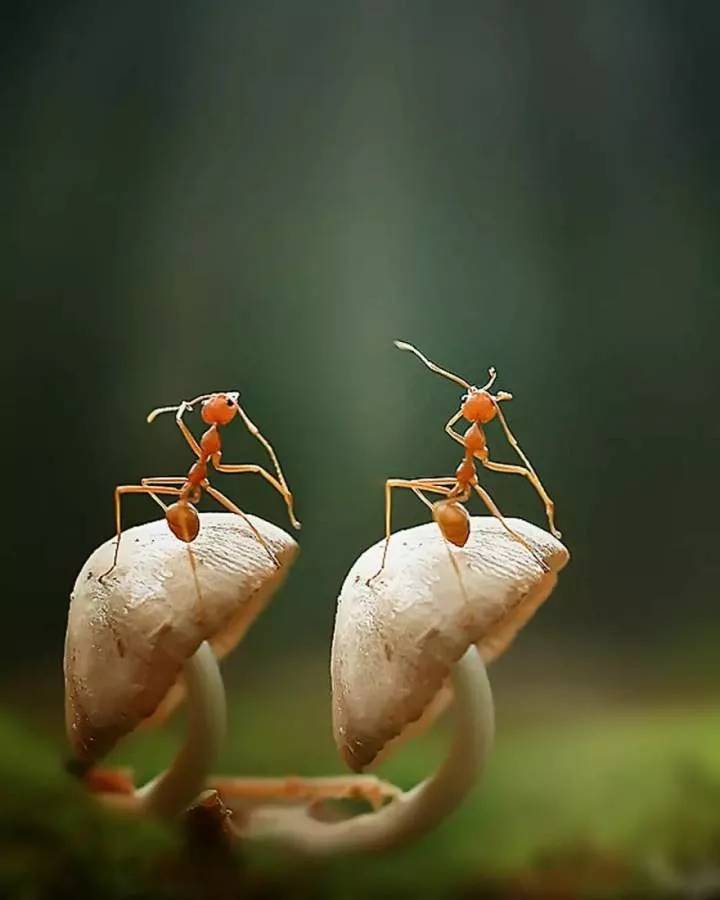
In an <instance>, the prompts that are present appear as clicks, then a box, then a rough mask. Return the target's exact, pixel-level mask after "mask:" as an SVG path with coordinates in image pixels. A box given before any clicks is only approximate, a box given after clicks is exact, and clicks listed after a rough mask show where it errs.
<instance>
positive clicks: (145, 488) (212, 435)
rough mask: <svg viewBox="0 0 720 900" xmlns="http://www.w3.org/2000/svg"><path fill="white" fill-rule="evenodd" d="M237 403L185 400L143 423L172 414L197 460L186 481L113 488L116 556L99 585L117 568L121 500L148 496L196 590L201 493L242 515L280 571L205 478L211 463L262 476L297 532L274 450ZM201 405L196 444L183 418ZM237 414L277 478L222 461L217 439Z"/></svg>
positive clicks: (226, 395)
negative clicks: (184, 553)
mask: <svg viewBox="0 0 720 900" xmlns="http://www.w3.org/2000/svg"><path fill="white" fill-rule="evenodd" d="M239 399H240V394H239V392H237V391H226V392H222V393H214V394H201V395H200V396H199V397H195V399H194V400H189V401H188V400H183V401H182V403H180V404H179V406H162V407H159V408H158V409H154V410H153V411H152V412H151V413H150V414H149V415H148V417H147V421H148V422H153V421H154V420H155V418H156V417H157V416H159V415H161V414H162V413H166V412H174V413H175V422H176V423H177V425H178V427H179V428H180V431H181V432H182V434H183V436H184V438H185V440H186V441H187V442H188V444H189V445H190V449H191V450H192V451H193V453H194V454H195V456H196V457H197V459H196V460H195V462H194V463H193V464H192V466H190V469H189V470H188V473H187V475H185V476H184V477H177V476H173V477H162V478H143V479H141V481H140V484H132V485H127V484H126V485H119V486H118V487H116V488H115V529H116V533H117V541H116V543H115V554H114V557H113V562H112V565H111V566H110V568H109V569H108V570H107V572H104V573H103V574H102V575H101V576H100V580H101V581H102V580H103V579H104V578H106V577H107V576H108V575H109V574H110V573H111V572H112V571H113V569H114V568H115V566H116V565H117V561H118V553H119V552H120V537H121V535H122V521H121V508H120V507H121V501H122V497H123V496H124V495H125V494H149V495H150V496H151V497H152V498H153V500H155V502H156V503H158V504H159V505H160V506H161V507H162V509H163V510H164V512H165V519H166V521H167V523H168V526H169V528H170V531H172V533H173V534H174V535H175V537H176V538H178V539H179V540H181V541H183V542H184V543H186V544H187V545H188V553H189V554H190V563H191V566H192V569H193V575H194V577H195V580H196V587H197V574H196V571H195V560H194V557H193V555H192V552H191V551H190V546H189V545H190V544H191V543H192V542H193V541H194V540H195V538H196V537H197V536H198V534H199V532H200V516H199V514H198V511H197V508H196V504H197V503H198V502H199V500H200V497H201V496H202V492H203V491H205V493H207V494H209V496H211V497H213V498H214V499H215V500H217V501H218V503H220V504H221V505H222V506H224V507H225V508H226V509H227V510H229V511H230V512H232V513H235V514H236V515H239V516H241V517H242V518H243V519H244V520H245V522H246V523H247V525H248V526H249V527H250V529H251V530H252V531H253V533H254V534H255V536H256V537H257V539H258V541H259V542H260V543H261V544H262V545H263V547H264V548H265V550H266V551H267V553H268V555H269V556H270V558H271V559H272V561H273V563H274V564H275V565H276V566H278V567H279V563H278V560H277V558H276V556H275V554H274V553H273V551H272V549H271V548H270V547H269V546H268V544H267V542H266V541H265V539H264V538H263V536H262V535H261V534H260V532H259V531H258V530H257V528H256V527H255V526H254V525H253V523H252V522H251V521H250V519H249V518H248V516H247V515H246V514H245V513H244V512H243V511H242V510H241V509H240V508H239V507H238V506H236V505H235V504H234V503H233V502H232V500H230V499H229V498H228V497H226V496H225V495H224V494H222V493H220V491H218V490H217V489H216V488H214V487H213V486H212V485H211V484H210V482H209V481H208V477H207V469H208V464H211V465H212V466H213V468H214V469H215V470H216V471H218V472H233V473H238V472H253V473H255V474H257V475H261V476H262V477H263V478H264V479H265V480H266V481H267V482H269V483H270V484H271V485H272V486H273V487H274V488H275V490H276V491H278V493H279V494H281V496H282V497H283V499H284V500H285V505H286V506H287V509H288V516H289V518H290V522H291V523H292V526H293V528H300V522H299V521H298V520H297V518H296V517H295V512H294V509H293V496H292V494H291V493H290V489H289V488H288V486H287V482H286V481H285V477H284V476H283V473H282V469H281V468H280V462H279V460H278V458H277V455H276V454H275V451H274V450H273V448H272V445H271V444H270V442H269V441H268V440H267V439H266V438H265V437H264V436H263V434H261V432H260V429H259V428H258V427H257V426H256V425H255V424H254V423H253V422H251V421H250V418H249V417H248V415H247V413H246V412H245V410H244V409H243V408H242V406H241V405H240V403H239ZM201 401H202V407H201V410H200V415H201V417H202V420H203V422H205V424H206V425H209V426H210V427H209V428H208V429H207V431H205V433H204V434H203V435H202V437H201V438H200V441H199V442H198V441H197V440H196V439H195V436H194V435H193V433H192V432H191V431H190V429H189V428H188V427H187V425H186V424H185V422H184V421H183V415H184V414H185V413H186V412H190V411H192V409H193V406H194V405H195V404H196V403H200V402H201ZM236 415H239V416H240V418H241V419H242V420H243V422H244V423H245V426H246V427H247V429H248V431H249V432H250V433H251V434H252V435H253V437H256V438H257V439H258V440H259V441H260V443H261V444H262V445H263V446H264V447H265V449H266V450H267V451H268V454H269V455H270V459H271V460H272V463H273V466H274V468H275V472H276V475H277V477H275V476H273V475H271V474H270V473H269V472H267V471H266V470H265V469H263V468H262V466H258V465H254V464H252V463H246V464H242V465H226V464H225V463H223V462H222V439H221V437H220V428H222V427H224V426H225V425H228V424H229V423H230V422H232V420H233V419H234V418H235V416H236ZM158 495H160V496H171V497H176V498H177V500H176V501H175V502H174V503H172V504H171V505H170V506H167V505H166V504H165V503H163V501H162V500H161V499H160V496H158Z"/></svg>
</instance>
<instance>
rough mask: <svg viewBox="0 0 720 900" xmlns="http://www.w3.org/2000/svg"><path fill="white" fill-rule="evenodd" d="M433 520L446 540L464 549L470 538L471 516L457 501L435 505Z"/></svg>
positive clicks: (442, 501)
mask: <svg viewBox="0 0 720 900" xmlns="http://www.w3.org/2000/svg"><path fill="white" fill-rule="evenodd" d="M432 512H433V518H434V519H435V521H436V522H437V523H438V526H439V527H440V531H442V533H443V535H444V536H445V539H446V540H448V541H449V542H450V543H451V544H454V545H455V546H456V547H464V546H465V544H467V542H468V538H469V537H470V515H469V513H468V511H467V510H466V509H465V507H464V506H463V505H462V503H460V502H459V501H457V500H438V501H437V503H433V508H432Z"/></svg>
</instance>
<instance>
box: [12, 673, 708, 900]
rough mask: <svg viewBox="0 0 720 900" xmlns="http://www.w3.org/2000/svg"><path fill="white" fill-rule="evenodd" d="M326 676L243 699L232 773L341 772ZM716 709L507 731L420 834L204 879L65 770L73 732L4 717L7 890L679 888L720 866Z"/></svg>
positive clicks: (225, 766)
mask: <svg viewBox="0 0 720 900" xmlns="http://www.w3.org/2000/svg"><path fill="white" fill-rule="evenodd" d="M316 687H317V686H313V687H312V689H311V690H310V689H308V690H304V689H303V686H302V684H298V685H296V688H297V689H296V690H294V691H292V692H282V691H278V690H275V689H274V688H273V686H272V685H270V686H268V687H266V688H265V689H262V690H256V691H255V692H254V694H253V695H252V696H251V695H250V692H248V691H243V692H242V693H238V694H237V696H236V697H234V698H231V732H230V735H229V742H228V747H227V750H226V752H225V754H224V756H223V759H222V761H221V766H220V771H221V773H223V774H231V773H236V774H248V773H255V774H258V775H272V774H279V773H293V774H300V775H313V774H321V773H322V774H326V773H339V772H341V767H340V765H339V763H338V761H337V757H336V755H335V752H334V748H333V746H332V742H331V740H330V737H329V722H328V714H327V698H326V696H324V695H323V693H322V691H321V690H320V691H318V690H317V689H316ZM298 691H299V694H300V696H298ZM719 706H720V700H719V702H718V703H713V702H710V701H706V702H704V703H703V704H702V705H696V706H687V705H684V706H680V707H674V708H667V707H666V708H659V707H657V706H655V707H652V708H646V709H644V710H641V709H633V710H632V711H630V710H627V709H625V710H620V711H618V710H614V711H612V710H609V711H605V712H602V713H598V711H597V710H595V711H588V713H587V714H586V715H585V714H583V711H582V710H580V711H577V710H576V711H574V712H573V714H572V719H570V720H568V718H567V717H562V716H560V717H558V718H557V719H556V720H554V721H546V722H542V723H541V722H539V721H534V722H530V723H525V724H521V723H518V724H516V725H514V726H511V727H505V728H501V729H500V730H499V734H498V739H497V744H496V748H495V751H494V754H493V757H492V759H491V761H490V764H489V766H488V770H487V773H486V777H485V778H484V780H483V781H482V783H481V784H480V785H478V787H477V789H476V790H475V791H474V793H473V795H472V796H471V797H470V798H469V799H468V801H467V802H466V803H465V805H464V806H463V807H462V809H461V810H460V811H459V812H458V813H457V814H456V815H454V816H453V817H452V818H451V819H450V820H448V821H447V822H446V823H445V824H444V825H443V826H442V827H440V828H439V829H438V830H437V831H435V832H434V833H433V834H431V835H428V836H426V837H425V838H423V839H422V840H420V841H418V842H417V843H416V844H414V845H413V846H410V847H408V848H406V849H405V850H402V851H399V852H396V853H393V854H392V855H388V856H386V857H374V858H363V859H361V860H357V859H355V860H353V859H345V860H338V861H334V862H333V863H331V864H323V865H321V866H320V865H307V864H304V865H303V864H298V863H297V862H290V861H287V860H284V859H281V858H278V857H277V855H275V854H272V853H268V851H266V850H263V851H259V850H258V849H257V848H253V850H252V853H251V854H248V853H247V852H246V853H245V854H244V857H245V864H243V865H241V864H240V862H239V860H234V861H233V862H232V863H230V862H228V861H227V860H226V861H224V862H223V863H222V865H221V866H220V869H218V868H217V865H215V863H213V864H212V866H211V867H210V868H209V870H208V874H207V876H206V877H204V876H203V874H202V868H203V862H202V859H200V860H198V859H196V860H195V861H194V863H193V866H194V868H191V869H188V868H187V865H186V862H187V847H186V846H185V845H184V844H183V839H182V837H181V836H179V835H178V834H173V833H170V832H168V831H166V830H164V829H163V828H160V827H158V826H153V825H152V824H150V823H139V822H136V821H129V820H127V819H126V818H123V817H120V816H117V815H111V814H107V813H104V814H103V813H101V812H100V811H99V810H98V809H97V808H96V806H95V804H94V803H92V802H91V801H90V800H89V799H88V798H87V797H85V796H84V795H83V793H82V791H81V790H80V789H79V788H78V786H77V785H76V784H74V783H73V782H72V781H71V780H70V779H69V778H68V777H67V776H66V775H65V774H64V772H63V770H62V765H61V762H62V752H63V745H62V742H61V738H60V735H59V734H58V735H57V737H58V740H57V742H55V741H54V739H53V737H52V736H51V737H50V739H49V740H45V737H44V736H43V738H42V739H41V738H40V737H39V734H40V733H41V731H43V729H46V728H47V723H45V724H44V725H43V726H41V729H40V730H35V731H34V732H33V730H32V729H31V730H30V731H28V730H27V728H26V727H25V724H24V725H23V727H19V726H18V725H17V724H16V722H15V721H14V719H13V718H12V717H11V716H9V715H7V716H4V717H3V718H2V719H0V748H1V749H0V779H1V781H2V788H3V790H2V798H3V799H2V807H1V814H0V897H2V898H22V900H36V898H37V900H42V898H45V897H60V898H65V897H68V898H71V897H72V898H78V900H83V898H85V897H88V898H89V897H93V898H94V897H98V898H100V897H102V898H106V900H115V898H118V900H120V898H123V900H124V898H131V897H132V898H134V897H179V898H185V897H187V898H193V900H194V898H196V897H202V898H203V900H204V898H205V897H213V898H215V897H228V898H229V897H233V896H270V895H272V896H297V895H298V894H302V895H305V896H332V897H335V896H343V897H348V898H349V897H356V896H357V897H360V896H369V895H372V896H375V895H383V896H393V895H403V894H405V893H406V892H410V891H411V892H412V893H413V894H414V895H415V896H443V895H444V896H467V897H469V896H492V895H497V896H558V897H559V896H563V897H572V896H588V897H591V896H598V895H603V896H606V895H607V896H626V895H630V894H634V893H635V892H636V891H637V890H640V891H641V892H642V893H643V895H653V896H667V895H672V893H673V891H675V893H676V895H678V896H680V895H682V893H683V892H685V891H686V886H683V884H680V883H676V882H677V878H678V877H679V878H681V880H682V879H685V878H694V877H695V876H697V874H698V873H699V872H701V871H702V872H705V873H706V874H707V872H708V871H710V870H711V869H712V867H714V865H715V864H717V866H718V869H719V870H720V709H719V708H718V707H719ZM26 718H27V717H26ZM31 718H32V717H31ZM181 727H182V723H181V722H177V723H175V724H174V725H173V726H172V727H170V728H166V729H160V730H158V731H155V732H152V733H147V734H144V735H141V736H139V737H138V738H136V739H134V740H133V741H130V742H128V743H127V744H126V745H125V746H123V747H122V748H120V749H119V750H118V753H117V754H116V759H115V762H118V763H120V762H121V763H122V764H124V765H125V764H130V765H132V766H134V767H135V769H136V772H137V775H138V777H139V779H140V780H142V779H143V778H144V777H147V776H149V775H151V774H152V773H154V772H155V771H157V769H158V768H159V767H161V766H162V765H163V764H164V763H165V762H166V761H167V760H168V759H169V758H170V756H171V755H172V753H173V750H174V748H175V747H176V742H177V738H178V731H179V729H181ZM45 733H46V732H45ZM446 740H447V735H446V733H445V730H444V728H443V727H442V726H441V727H438V728H436V729H434V730H433V731H432V732H431V733H430V734H428V735H426V736H424V737H423V738H421V739H419V740H415V741H413V742H412V743H410V744H408V746H407V747H406V748H404V749H403V750H402V751H401V753H400V754H398V756H397V757H396V758H395V759H393V760H391V761H389V762H388V763H387V764H386V765H385V766H384V768H383V770H382V774H383V775H384V776H385V777H387V778H390V779H391V780H394V781H396V782H397V783H399V784H401V785H402V786H405V787H407V786H410V785H411V784H413V783H415V782H416V781H418V780H420V779H421V778H423V777H424V776H425V775H427V773H428V772H429V771H430V770H431V769H432V767H433V766H434V764H435V763H436V762H437V761H438V760H439V759H440V757H441V756H442V753H443V748H444V745H445V742H446ZM183 860H185V862H182V861H183ZM216 862H217V861H216ZM210 870H212V872H211V871H210ZM193 872H194V874H193ZM212 873H214V874H212ZM218 873H219V874H218ZM710 874H712V872H710ZM676 876H677V877H676ZM718 884H719V886H720V879H718ZM673 885H675V887H673Z"/></svg>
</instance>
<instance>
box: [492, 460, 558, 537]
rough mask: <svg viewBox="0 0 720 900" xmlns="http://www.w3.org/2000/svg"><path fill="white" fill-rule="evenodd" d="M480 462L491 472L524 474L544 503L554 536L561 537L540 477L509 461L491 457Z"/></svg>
mask: <svg viewBox="0 0 720 900" xmlns="http://www.w3.org/2000/svg"><path fill="white" fill-rule="evenodd" d="M481 462H482V464H483V465H484V466H485V468H486V469H490V471H492V472H507V473H510V474H514V475H524V476H525V478H527V479H528V481H529V482H530V484H532V486H533V487H534V488H535V490H536V491H537V492H538V494H539V495H540V499H541V500H542V501H543V503H544V504H545V514H546V515H547V520H548V524H549V525H550V531H551V532H552V533H553V535H554V536H555V537H556V538H561V537H562V534H561V533H560V532H559V531H558V529H557V528H556V527H555V504H554V503H553V501H552V500H551V499H550V497H549V496H548V493H547V491H546V490H545V488H544V487H543V486H542V483H541V482H540V479H539V478H538V477H537V475H536V474H535V472H534V471H531V470H530V469H526V468H525V467H524V466H513V465H510V464H509V463H499V462H494V460H492V459H483V460H481Z"/></svg>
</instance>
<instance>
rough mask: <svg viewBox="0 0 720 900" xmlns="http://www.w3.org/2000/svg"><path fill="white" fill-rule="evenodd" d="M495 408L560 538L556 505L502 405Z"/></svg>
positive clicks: (549, 522) (553, 529)
mask: <svg viewBox="0 0 720 900" xmlns="http://www.w3.org/2000/svg"><path fill="white" fill-rule="evenodd" d="M495 407H496V409H497V416H498V419H500V424H501V425H502V429H503V431H504V432H505V437H506V438H507V440H508V443H509V444H510V446H511V447H512V448H513V449H514V450H515V452H516V453H517V455H518V456H519V457H520V459H521V460H522V461H523V463H524V464H525V469H526V470H527V471H526V472H525V473H524V474H525V477H526V478H528V479H529V480H530V482H531V484H532V485H533V487H534V488H535V490H536V491H537V492H538V494H539V495H540V498H541V499H542V501H543V503H544V504H545V512H546V514H547V517H548V524H549V525H550V531H551V532H552V533H553V534H554V535H555V537H556V538H560V537H561V534H560V532H559V531H558V530H557V528H556V527H555V504H554V503H553V501H552V500H551V499H550V497H549V495H548V493H547V491H546V490H545V488H544V487H543V486H542V482H541V481H540V479H539V478H538V475H537V472H536V471H535V469H533V467H532V463H531V462H530V460H529V459H528V458H527V456H525V454H524V453H523V451H522V449H521V447H520V444H518V442H517V438H516V437H515V435H514V434H513V433H512V431H510V426H509V425H508V423H507V419H506V418H505V415H504V414H503V411H502V410H501V409H500V405H499V404H498V403H496V404H495ZM483 465H486V463H483ZM493 465H494V466H498V465H500V463H494V464H493ZM488 468H492V467H488ZM518 468H519V467H518ZM496 471H500V470H499V469H496ZM506 471H507V470H506ZM518 474H519V473H518Z"/></svg>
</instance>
